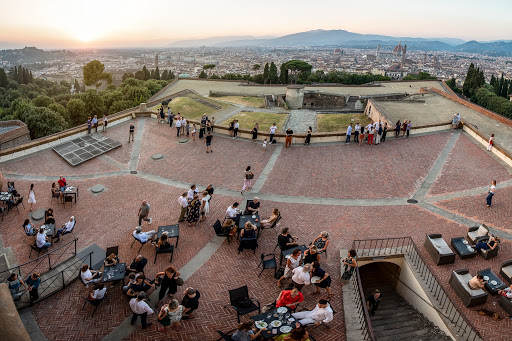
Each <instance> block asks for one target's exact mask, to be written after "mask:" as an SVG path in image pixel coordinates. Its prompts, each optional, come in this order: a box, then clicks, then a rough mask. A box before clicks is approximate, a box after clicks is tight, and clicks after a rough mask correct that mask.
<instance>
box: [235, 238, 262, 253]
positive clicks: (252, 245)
mask: <svg viewBox="0 0 512 341" xmlns="http://www.w3.org/2000/svg"><path fill="white" fill-rule="evenodd" d="M257 248H258V238H257V237H253V238H243V237H242V238H240V246H239V247H238V253H241V252H242V251H243V250H245V249H250V250H252V251H253V253H254V254H256V249H257Z"/></svg>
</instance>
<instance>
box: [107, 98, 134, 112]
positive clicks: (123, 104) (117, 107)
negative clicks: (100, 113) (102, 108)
mask: <svg viewBox="0 0 512 341" xmlns="http://www.w3.org/2000/svg"><path fill="white" fill-rule="evenodd" d="M133 106H134V105H133V101H115V102H113V103H112V105H111V106H110V108H109V109H108V114H109V115H112V114H115V113H116V112H119V111H123V110H125V109H129V108H131V107H133Z"/></svg>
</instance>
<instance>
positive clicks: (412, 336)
mask: <svg viewBox="0 0 512 341" xmlns="http://www.w3.org/2000/svg"><path fill="white" fill-rule="evenodd" d="M395 332H396V333H395V334H393V335H388V336H380V337H379V336H377V335H375V338H376V339H377V340H378V341H395V340H397V341H398V340H414V341H425V340H428V339H429V338H430V336H432V334H431V331H429V330H427V329H420V330H413V331H404V330H403V329H398V330H395Z"/></svg>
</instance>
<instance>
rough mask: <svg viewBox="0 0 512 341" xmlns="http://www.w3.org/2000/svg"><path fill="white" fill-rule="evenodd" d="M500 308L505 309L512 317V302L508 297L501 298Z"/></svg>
mask: <svg viewBox="0 0 512 341" xmlns="http://www.w3.org/2000/svg"><path fill="white" fill-rule="evenodd" d="M500 307H502V308H503V310H505V311H506V312H507V313H509V314H510V315H512V300H511V299H510V298H507V297H506V296H501V297H500Z"/></svg>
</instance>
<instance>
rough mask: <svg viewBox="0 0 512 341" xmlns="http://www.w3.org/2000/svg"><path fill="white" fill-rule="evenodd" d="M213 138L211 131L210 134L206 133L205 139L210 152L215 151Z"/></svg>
mask: <svg viewBox="0 0 512 341" xmlns="http://www.w3.org/2000/svg"><path fill="white" fill-rule="evenodd" d="M212 139H213V136H212V134H211V133H210V132H208V135H206V138H205V139H204V143H205V144H206V152H207V153H209V152H212V153H213V150H212Z"/></svg>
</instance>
